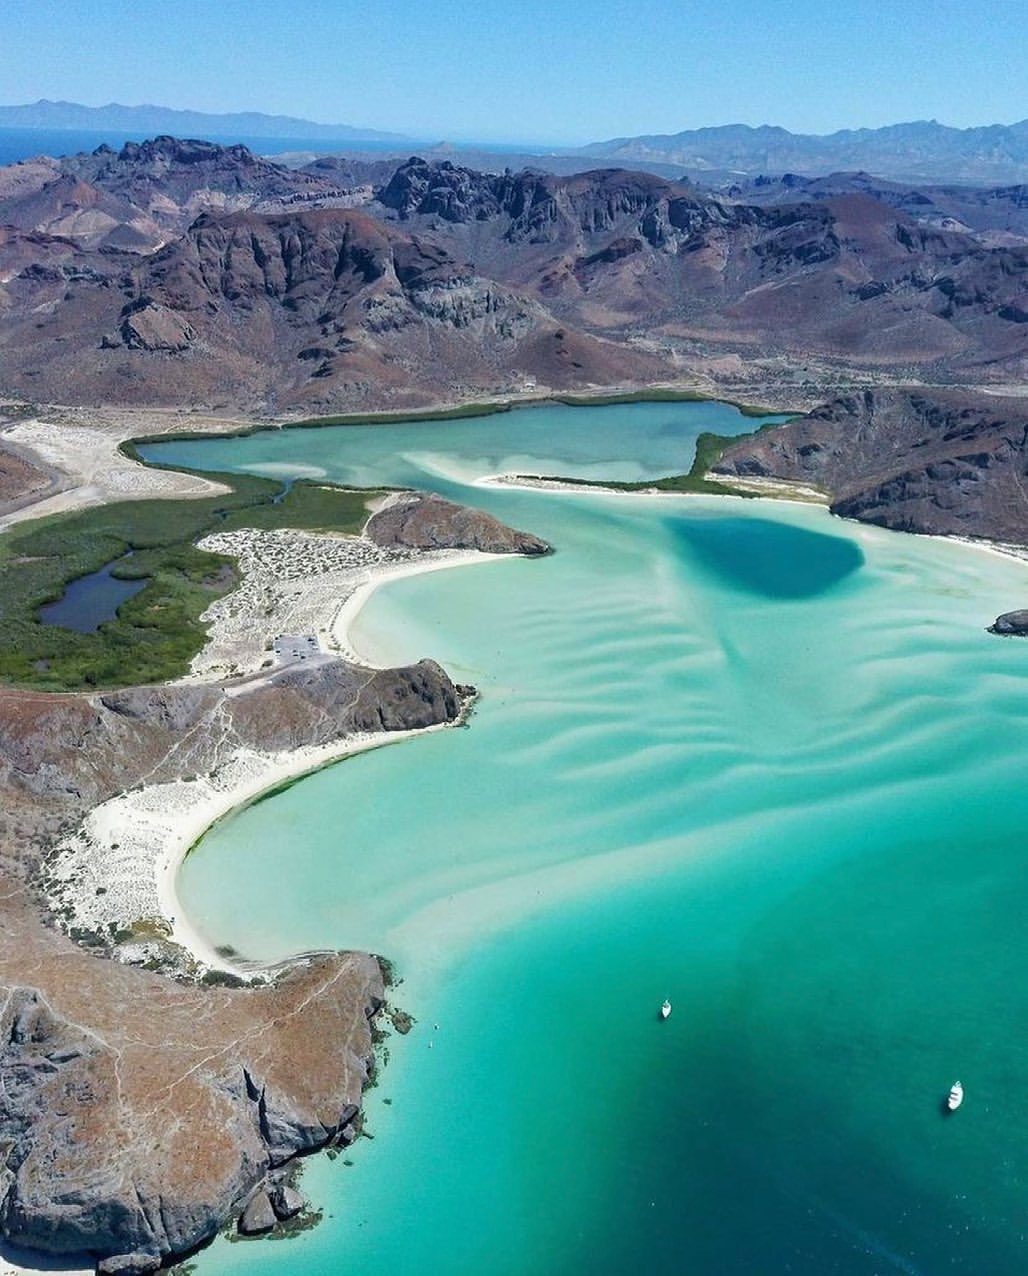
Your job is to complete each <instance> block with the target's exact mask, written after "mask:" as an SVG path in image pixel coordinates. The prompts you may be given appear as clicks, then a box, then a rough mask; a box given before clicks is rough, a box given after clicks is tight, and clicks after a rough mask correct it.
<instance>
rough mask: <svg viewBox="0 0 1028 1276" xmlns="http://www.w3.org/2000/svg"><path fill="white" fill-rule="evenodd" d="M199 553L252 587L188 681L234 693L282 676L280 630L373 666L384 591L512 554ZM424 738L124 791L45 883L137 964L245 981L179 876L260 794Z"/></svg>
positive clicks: (328, 546) (249, 761) (231, 546)
mask: <svg viewBox="0 0 1028 1276" xmlns="http://www.w3.org/2000/svg"><path fill="white" fill-rule="evenodd" d="M201 545H202V547H203V548H205V549H211V550H214V551H217V552H220V553H225V554H230V555H232V556H233V557H235V558H236V559H237V560H238V562H239V566H240V570H241V574H242V583H241V585H240V587H239V588H238V589H237V590H234V591H233V592H232V593H231V594H228V595H226V596H225V598H223V599H219V600H218V601H217V602H216V603H214V604H213V606H212V607H211V608H210V609H209V611H208V612H207V613H206V614H205V617H204V619H205V620H206V621H207V622H208V623H209V625H210V633H209V638H208V641H207V643H206V645H205V646H204V648H203V650H202V651H201V652H200V653H199V654H198V656H197V657H196V658H195V660H194V661H193V665H192V670H191V672H190V674H189V675H188V676H187V679H186V680H189V681H204V682H207V681H214V680H222V679H224V678H225V677H238V678H239V679H240V681H239V682H238V683H236V684H235V686H233V685H232V684H231V683H230V684H229V686H228V693H229V694H230V695H232V694H246V693H248V692H251V691H253V690H254V688H255V685H257V684H259V681H260V674H261V672H262V670H263V671H264V672H265V674H267V673H268V672H269V670H270V672H274V668H275V666H276V665H277V664H278V661H277V658H276V657H275V655H274V653H273V652H272V650H271V647H272V643H273V641H274V639H275V638H276V637H277V636H279V635H281V634H283V633H290V634H305V635H312V636H315V637H316V638H317V642H318V655H319V656H320V657H321V658H325V657H329V656H342V657H344V658H347V659H351V660H360V661H361V662H362V663H365V664H367V663H369V662H368V660H367V658H366V653H361V655H358V654H357V653H355V652H353V650H352V645H351V643H350V640H349V627H350V625H351V624H352V622H353V619H354V618H355V617H356V615H357V614H358V612H359V611H360V609H361V607H363V605H364V604H365V603H366V602H367V600H368V598H369V597H370V596H371V594H372V593H373V591H374V590H375V589H376V588H377V587H378V586H379V585H380V584H382V583H384V582H385V581H387V580H396V579H398V578H400V577H403V576H412V575H419V574H421V573H424V572H432V571H439V570H441V569H443V568H447V567H456V566H467V565H470V564H472V563H476V562H486V561H489V560H491V559H494V558H498V557H503V556H502V555H496V554H482V553H478V552H477V551H467V550H437V551H432V552H431V553H425V552H421V551H417V550H410V549H402V550H383V549H381V548H380V547H379V546H377V545H375V544H374V543H373V542H372V541H370V540H368V539H366V538H365V537H359V536H341V535H340V536H330V535H315V534H312V533H309V532H294V531H280V532H279V531H276V532H263V531H256V530H251V529H247V530H241V531H236V532H231V533H220V534H218V535H215V536H210V537H207V538H206V539H205V540H204V541H202V542H201ZM425 654H426V655H430V654H431V653H428V652H427V653H425ZM313 658H318V656H315V657H313ZM439 729H441V728H428V730H439ZM414 734H420V732H414V731H406V732H376V733H363V734H355V735H350V736H347V737H345V738H343V739H340V740H338V741H334V742H333V743H331V744H328V745H325V746H323V747H319V748H302V749H297V750H288V751H274V752H267V753H265V752H258V751H255V750H249V749H245V750H239V751H237V752H236V753H234V754H233V755H232V756H231V757H229V758H227V759H226V760H225V761H224V762H223V763H221V764H220V765H219V766H218V767H217V768H216V770H215V771H213V772H211V773H208V774H204V775H198V776H194V777H190V778H188V779H182V780H178V781H175V782H173V783H167V784H152V785H143V786H142V787H140V788H137V789H134V790H132V791H130V792H126V793H122V794H119V795H118V796H117V797H114V798H111V799H110V800H109V801H107V802H105V803H103V804H102V805H100V806H98V807H96V808H95V809H94V810H93V811H91V812H90V814H89V815H88V816H87V818H86V820H85V821H84V823H83V824H82V826H81V827H80V828H79V829H77V830H76V831H75V832H74V833H72V834H71V835H70V836H68V837H66V838H65V839H64V840H63V841H62V842H61V843H59V845H58V846H57V848H56V849H55V853H54V856H53V858H52V860H51V862H50V864H49V867H48V875H47V888H48V893H49V895H50V898H51V901H52V903H53V904H54V906H55V908H56V909H58V910H59V911H60V912H61V915H62V916H63V917H64V919H65V922H66V924H67V925H68V926H69V928H80V929H81V930H83V931H102V932H107V933H112V932H126V931H132V932H134V941H137V942H134V941H130V943H129V949H130V951H132V950H133V948H136V949H138V951H137V952H136V953H135V954H134V955H136V956H138V957H139V958H145V957H146V956H147V955H148V952H149V951H150V950H149V949H148V948H147V945H148V944H150V945H152V944H153V943H154V942H155V941H157V942H159V941H162V940H163V941H170V942H171V943H173V944H176V945H178V946H179V947H181V948H183V949H185V950H186V952H187V953H188V954H189V956H190V957H191V958H192V959H193V960H195V961H197V962H200V963H202V964H203V965H204V966H209V967H212V968H220V969H223V970H228V971H232V972H235V973H243V972H242V970H241V968H240V967H239V966H238V965H237V964H236V963H235V962H233V960H232V959H231V956H226V955H225V954H219V953H218V952H216V951H215V950H214V948H213V947H212V945H211V944H210V943H209V942H208V941H207V940H206V939H205V938H204V937H203V936H202V935H200V934H199V933H198V932H197V931H196V930H195V928H193V927H192V926H191V925H190V923H189V921H188V919H187V918H186V917H185V915H184V912H183V910H182V908H181V906H180V904H179V901H178V898H177V895H176V892H175V878H176V874H177V872H178V868H179V865H180V864H181V862H182V860H183V859H184V857H185V856H186V855H187V854H188V852H189V850H190V848H191V847H192V846H193V845H195V843H196V842H197V841H198V840H199V838H200V837H202V835H203V834H204V832H205V831H206V830H207V829H208V828H209V827H210V826H211V825H212V824H213V823H214V822H215V821H217V820H219V819H221V818H222V817H223V816H225V815H226V814H228V813H229V812H231V811H233V810H235V809H237V808H238V807H240V806H243V805H245V804H246V803H248V802H251V801H253V799H255V798H256V797H258V796H260V795H261V794H262V793H265V792H267V791H268V790H270V789H274V788H276V787H278V786H279V785H281V784H284V783H287V782H289V781H291V780H294V779H296V778H298V777H299V776H301V775H304V774H307V773H309V772H311V771H315V770H318V769H319V768H321V767H323V766H326V765H328V764H329V763H331V762H336V761H339V760H340V759H342V758H344V757H349V756H352V755H353V754H355V753H359V752H362V751H364V750H366V749H373V748H380V747H382V746H383V745H387V744H395V743H398V742H399V741H401V740H404V739H406V738H408V737H410V736H412V735H414ZM251 973H252V972H251Z"/></svg>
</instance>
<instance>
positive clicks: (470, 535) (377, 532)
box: [364, 492, 552, 558]
mask: <svg viewBox="0 0 1028 1276" xmlns="http://www.w3.org/2000/svg"><path fill="white" fill-rule="evenodd" d="M364 534H365V536H369V537H370V538H371V539H372V540H373V541H374V542H375V544H376V545H382V546H391V545H416V546H419V547H421V548H423V549H429V548H432V549H477V550H479V551H481V552H483V553H486V554H524V555H526V556H527V557H529V558H535V557H538V556H539V555H540V554H549V553H552V547H551V546H550V545H548V544H547V543H546V542H545V541H544V540H540V539H539V537H538V536H533V535H532V534H531V533H530V532H518V531H515V530H514V529H513V528H510V527H507V526H506V525H505V524H503V523H501V522H500V521H499V519H496V518H493V516H492V515H491V514H486V513H483V511H482V510H475V509H468V508H467V506H464V505H455V504H454V503H453V502H452V501H446V500H444V499H443V498H442V497H441V496H435V495H434V494H433V493H431V492H401V493H397V494H396V495H395V496H394V497H392V498H390V499H389V500H387V502H386V503H385V504H384V505H383V506H382V507H381V508H380V509H379V510H378V511H377V512H376V513H375V514H373V515H372V516H371V518H370V519H368V522H367V525H366V526H365V528H364Z"/></svg>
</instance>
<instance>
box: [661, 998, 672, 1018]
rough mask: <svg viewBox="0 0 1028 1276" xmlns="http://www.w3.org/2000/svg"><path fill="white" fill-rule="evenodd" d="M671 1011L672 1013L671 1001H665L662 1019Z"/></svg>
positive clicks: (662, 1008)
mask: <svg viewBox="0 0 1028 1276" xmlns="http://www.w3.org/2000/svg"><path fill="white" fill-rule="evenodd" d="M670 1013H671V1002H670V1001H665V1002H664V1004H663V1005H662V1006H661V1008H660V1017H661V1019H666V1018H667V1017H668V1015H669V1014H670Z"/></svg>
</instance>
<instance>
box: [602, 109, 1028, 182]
mask: <svg viewBox="0 0 1028 1276" xmlns="http://www.w3.org/2000/svg"><path fill="white" fill-rule="evenodd" d="M583 151H584V152H585V153H587V154H591V155H594V156H601V157H603V158H604V159H605V160H606V161H608V162H609V161H610V160H612V159H615V160H617V162H618V163H621V164H626V165H631V164H632V162H634V161H636V160H640V159H647V160H661V161H663V162H665V163H676V164H682V165H683V166H684V167H685V168H686V169H687V170H694V171H702V170H705V169H721V170H729V171H734V172H736V173H749V174H753V175H754V176H756V175H757V174H758V173H788V172H793V173H805V174H809V175H817V174H824V173H833V172H839V171H840V170H843V169H866V170H867V171H869V172H873V173H877V174H879V175H880V176H882V177H894V178H899V179H900V180H906V181H936V182H969V183H976V184H985V183H989V182H1023V181H1025V180H1026V179H1028V120H1021V121H1020V122H1019V123H1017V124H1010V125H1003V124H993V125H988V126H986V127H984V128H967V129H957V128H947V127H946V126H945V125H943V124H939V123H937V122H936V121H935V120H917V121H913V122H911V123H909V124H892V125H889V126H887V127H886V128H878V129H842V130H840V131H839V132H837V133H830V134H827V135H825V136H816V135H812V134H805V133H790V132H789V131H788V129H784V128H777V127H774V126H772V125H767V124H764V125H761V126H760V127H759V128H750V127H749V126H748V125H745V124H727V125H723V126H721V127H719V128H702V129H687V130H685V131H684V132H681V133H671V134H651V135H648V136H643V137H618V138H612V139H611V140H609V141H606V142H595V143H593V144H592V145H591V146H587V147H583Z"/></svg>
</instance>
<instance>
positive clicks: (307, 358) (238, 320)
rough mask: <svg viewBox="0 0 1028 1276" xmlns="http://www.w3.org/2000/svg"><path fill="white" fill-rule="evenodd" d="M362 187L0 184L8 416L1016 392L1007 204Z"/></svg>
mask: <svg viewBox="0 0 1028 1276" xmlns="http://www.w3.org/2000/svg"><path fill="white" fill-rule="evenodd" d="M378 171H379V170H378V169H377V168H376V169H375V173H376V174H377V173H378ZM371 175H372V174H371V173H370V172H366V171H364V170H359V169H358V168H354V167H350V168H348V167H347V166H345V165H340V164H328V165H320V166H319V165H311V166H309V167H308V168H307V169H305V170H299V171H294V170H290V169H286V168H284V167H281V166H278V165H275V164H271V163H269V162H268V161H265V160H258V159H256V158H255V157H254V156H252V155H251V154H250V153H249V152H248V151H246V149H245V148H243V147H231V148H221V147H216V146H213V145H212V144H210V143H194V142H188V143H185V142H178V141H175V140H174V139H170V138H164V139H157V141H155V142H150V143H145V144H143V145H141V146H130V147H125V148H124V149H123V150H122V151H121V152H120V153H118V154H117V155H116V154H115V153H114V152H110V151H105V152H98V153H97V154H95V155H92V156H78V157H74V158H73V159H71V160H61V161H48V160H38V161H31V162H28V163H27V164H23V165H14V166H11V167H10V168H8V169H3V170H0V392H4V393H6V394H8V395H12V396H20V397H26V398H30V399H43V400H50V401H55V400H56V401H67V402H92V403H100V402H107V403H126V404H150V403H153V404H181V403H186V402H188V403H195V404H196V405H197V406H206V407H214V408H217V407H219V406H227V405H229V404H232V405H234V406H236V407H240V408H246V409H250V410H260V411H267V412H291V411H308V410H309V411H314V410H317V411H332V410H345V409H348V408H373V407H383V406H390V405H392V406H397V407H413V406H419V405H424V404H428V403H432V402H437V401H440V400H446V401H459V400H462V399H470V398H475V397H482V396H483V395H495V394H497V393H503V392H505V391H517V390H520V389H524V388H526V387H539V388H542V389H556V390H573V389H582V388H588V387H594V386H614V385H618V386H624V385H631V384H653V383H654V382H668V383H672V382H683V381H689V380H691V381H693V382H694V383H695V382H696V380H697V379H701V380H703V379H705V380H706V381H708V382H711V383H712V385H713V388H715V389H716V388H717V383H718V380H719V378H721V379H725V378H726V377H730V376H731V375H733V374H737V373H738V369H739V367H740V366H742V365H744V364H749V365H751V366H757V365H761V366H762V368H763V369H764V371H765V373H766V370H767V369H768V368H774V367H778V368H779V369H784V368H787V369H789V375H790V376H797V375H799V376H802V370H803V368H805V367H806V366H807V365H810V366H811V368H812V369H814V370H819V371H823V370H824V369H826V368H828V369H831V370H832V374H833V376H834V377H835V378H837V379H842V380H845V379H853V378H855V377H856V378H858V379H864V380H867V379H870V380H880V381H893V382H896V381H901V382H902V381H906V382H908V383H909V382H913V381H925V382H937V383H947V382H957V383H959V382H965V383H966V382H974V383H988V382H995V383H1006V382H1011V381H1014V380H1016V379H1018V378H1020V377H1022V376H1023V375H1024V373H1025V371H1026V369H1028V286H1026V282H1025V281H1026V278H1028V244H1026V243H1025V242H1023V241H1022V239H1021V237H1020V236H1019V235H1018V234H1017V233H1016V232H1015V231H1013V230H1012V231H1007V232H1003V233H1002V234H999V238H998V239H997V237H996V236H997V234H998V228H997V226H996V225H990V224H989V223H990V222H991V223H996V222H998V221H1002V220H1003V217H1004V216H1005V214H1003V213H1002V212H1001V211H997V210H1002V209H1004V208H1005V209H1008V210H1009V209H1013V208H1015V206H1016V205H1017V200H1016V198H1015V194H1016V192H1015V193H1009V192H1008V193H1007V194H1005V195H1003V196H1002V197H1001V196H1000V194H998V193H995V192H994V193H993V197H992V198H986V195H985V194H983V195H982V197H981V201H980V202H979V203H978V204H975V202H974V200H973V199H972V198H971V196H967V197H966V198H964V199H963V200H962V202H960V201H957V203H954V200H953V198H951V199H950V201H949V203H948V204H947V203H946V200H944V199H943V197H942V196H941V195H939V194H937V193H936V194H935V195H933V196H925V197H924V198H925V200H926V201H927V203H918V200H917V198H916V193H915V194H914V195H912V194H911V193H910V192H909V191H907V192H906V193H905V194H904V195H903V196H902V198H901V197H899V196H897V195H896V192H895V191H894V190H892V188H891V187H889V184H887V183H885V184H882V183H879V184H877V185H876V184H875V183H874V182H864V183H861V182H859V181H856V180H855V179H854V180H850V181H848V182H847V181H841V180H840V181H838V182H835V183H834V184H833V183H832V182H831V181H829V182H827V183H825V187H824V190H823V192H822V191H820V189H819V188H818V187H817V186H816V184H811V183H807V184H805V185H804V187H803V189H802V191H798V192H797V197H796V199H795V200H793V201H791V202H790V201H787V200H786V201H785V202H783V200H782V198H781V194H782V192H781V191H780V190H779V191H778V192H777V195H776V197H775V198H774V199H772V198H771V196H770V192H765V193H764V194H765V196H766V198H763V199H762V200H760V201H759V202H758V200H757V199H756V198H755V199H754V201H752V202H747V201H746V198H745V192H742V193H741V194H740V196H739V197H738V198H729V197H727V196H725V197H715V196H713V195H711V194H709V193H705V192H702V191H700V190H698V189H696V188H694V187H691V186H689V185H686V184H683V183H679V182H673V181H668V180H665V179H664V178H661V177H657V176H654V175H652V174H646V173H632V172H627V171H624V170H621V169H605V170H599V171H595V172H588V173H578V174H574V175H572V176H555V175H552V174H545V173H541V172H535V171H532V170H524V171H522V172H519V173H509V172H508V173H504V174H483V173H478V172H475V171H473V170H471V169H467V168H462V167H460V166H457V165H454V164H452V163H448V162H445V161H444V162H442V163H434V164H429V163H427V162H425V161H424V160H419V159H416V158H415V159H411V160H408V161H406V162H405V163H403V164H401V165H399V166H398V167H396V168H395V169H394V170H393V171H392V173H391V174H390V175H389V176H388V180H382V181H381V182H380V183H379V184H378V185H377V186H373V185H372V184H371V183H370V182H369V181H368V178H369V176H371ZM879 186H880V187H881V189H878V187H879ZM954 198H955V197H954ZM958 205H959V210H963V212H964V214H965V216H966V217H967V218H970V219H971V220H972V221H975V220H977V222H978V223H979V225H978V226H971V225H969V224H967V223H966V222H965V221H962V220H960V218H959V217H957V216H952V217H950V216H948V215H943V212H942V210H943V209H944V208H948V207H951V206H952V208H953V209H954V210H958ZM975 209H978V210H979V213H978V214H975V215H974V216H972V213H974V210H975ZM919 210H921V211H922V212H923V214H924V215H923V216H920V215H919ZM982 210H985V211H982ZM979 214H980V215H979ZM1007 220H1008V221H1009V218H1007ZM1015 223H1016V225H1017V226H1019V225H1020V223H1019V222H1017V221H1016V218H1015ZM980 227H984V228H985V229H984V230H983V229H981V228H980ZM725 369H730V370H734V371H733V372H732V373H726V372H725V371H724V370H725Z"/></svg>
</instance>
